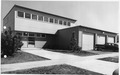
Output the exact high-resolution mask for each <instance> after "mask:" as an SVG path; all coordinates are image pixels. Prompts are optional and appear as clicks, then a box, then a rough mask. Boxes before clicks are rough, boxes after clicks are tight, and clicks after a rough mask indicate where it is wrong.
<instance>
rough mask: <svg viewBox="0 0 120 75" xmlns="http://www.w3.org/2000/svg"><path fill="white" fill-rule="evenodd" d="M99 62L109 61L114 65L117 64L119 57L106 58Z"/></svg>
mask: <svg viewBox="0 0 120 75" xmlns="http://www.w3.org/2000/svg"><path fill="white" fill-rule="evenodd" d="M99 60H103V61H110V62H115V63H119V57H118V56H116V57H106V58H100V59H99Z"/></svg>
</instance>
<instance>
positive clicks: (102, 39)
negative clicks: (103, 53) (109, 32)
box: [97, 35, 105, 44]
mask: <svg viewBox="0 0 120 75" xmlns="http://www.w3.org/2000/svg"><path fill="white" fill-rule="evenodd" d="M97 44H105V36H101V35H98V36H97Z"/></svg>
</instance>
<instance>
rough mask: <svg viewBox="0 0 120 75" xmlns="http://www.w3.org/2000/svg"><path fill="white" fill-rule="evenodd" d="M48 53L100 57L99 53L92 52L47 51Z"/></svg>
mask: <svg viewBox="0 0 120 75" xmlns="http://www.w3.org/2000/svg"><path fill="white" fill-rule="evenodd" d="M45 50H48V51H53V52H60V53H65V54H72V55H77V56H92V55H98V53H92V52H87V51H74V52H73V51H70V50H54V49H45Z"/></svg>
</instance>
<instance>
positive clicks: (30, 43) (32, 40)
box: [28, 37, 35, 48]
mask: <svg viewBox="0 0 120 75" xmlns="http://www.w3.org/2000/svg"><path fill="white" fill-rule="evenodd" d="M33 47H35V37H28V48H33Z"/></svg>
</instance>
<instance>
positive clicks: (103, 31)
mask: <svg viewBox="0 0 120 75" xmlns="http://www.w3.org/2000/svg"><path fill="white" fill-rule="evenodd" d="M79 27H84V28H88V29H93V30H98V31H102V32H108V33H113V34H118V33H115V32H110V31H105V30H101V29H96V28H91V27H87V26H81V25H79Z"/></svg>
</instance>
